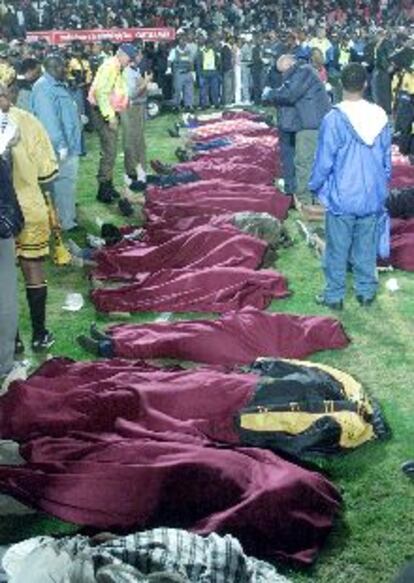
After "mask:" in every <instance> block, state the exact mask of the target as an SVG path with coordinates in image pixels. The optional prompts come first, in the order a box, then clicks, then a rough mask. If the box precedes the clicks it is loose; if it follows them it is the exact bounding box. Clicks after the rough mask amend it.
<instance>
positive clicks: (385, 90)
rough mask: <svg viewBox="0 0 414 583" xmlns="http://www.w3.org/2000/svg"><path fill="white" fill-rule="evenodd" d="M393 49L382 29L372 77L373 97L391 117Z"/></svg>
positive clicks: (378, 34)
mask: <svg viewBox="0 0 414 583" xmlns="http://www.w3.org/2000/svg"><path fill="white" fill-rule="evenodd" d="M392 52H393V47H392V44H391V41H390V40H389V39H388V38H387V32H386V31H385V30H384V29H380V30H379V31H378V33H377V37H376V44H375V48H374V73H373V77H372V96H373V99H374V102H375V103H376V104H377V105H379V106H380V107H382V108H383V109H385V111H386V112H387V114H388V115H391V71H392V65H391V60H390V58H391V54H392Z"/></svg>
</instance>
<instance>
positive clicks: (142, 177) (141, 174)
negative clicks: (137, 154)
mask: <svg viewBox="0 0 414 583" xmlns="http://www.w3.org/2000/svg"><path fill="white" fill-rule="evenodd" d="M137 176H138V180H139V181H140V182H146V181H147V173H146V172H145V170H144V168H143V167H142V166H141V164H138V166H137Z"/></svg>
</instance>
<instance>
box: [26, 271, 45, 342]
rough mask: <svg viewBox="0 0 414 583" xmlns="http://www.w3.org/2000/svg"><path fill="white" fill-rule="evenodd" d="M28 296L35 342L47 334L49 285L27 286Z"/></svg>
mask: <svg viewBox="0 0 414 583" xmlns="http://www.w3.org/2000/svg"><path fill="white" fill-rule="evenodd" d="M26 295H27V301H28V303H29V310H30V319H31V321H32V330H33V339H34V340H35V339H38V338H41V337H42V336H44V334H45V333H46V328H45V321H46V300H47V284H46V283H45V284H44V285H41V286H37V287H32V286H27V288H26Z"/></svg>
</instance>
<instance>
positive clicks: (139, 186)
mask: <svg viewBox="0 0 414 583" xmlns="http://www.w3.org/2000/svg"><path fill="white" fill-rule="evenodd" d="M128 188H129V190H132V192H144V190H146V188H147V183H146V182H142V181H141V180H133V181H132V182H131V184H130V185H129V186H128Z"/></svg>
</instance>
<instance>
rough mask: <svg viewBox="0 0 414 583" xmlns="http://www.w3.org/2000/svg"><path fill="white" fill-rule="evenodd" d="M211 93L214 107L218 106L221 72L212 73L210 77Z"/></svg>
mask: <svg viewBox="0 0 414 583" xmlns="http://www.w3.org/2000/svg"><path fill="white" fill-rule="evenodd" d="M210 95H211V102H212V104H213V105H214V107H218V106H219V103H220V75H219V73H216V72H215V73H212V74H211V77H210Z"/></svg>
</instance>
